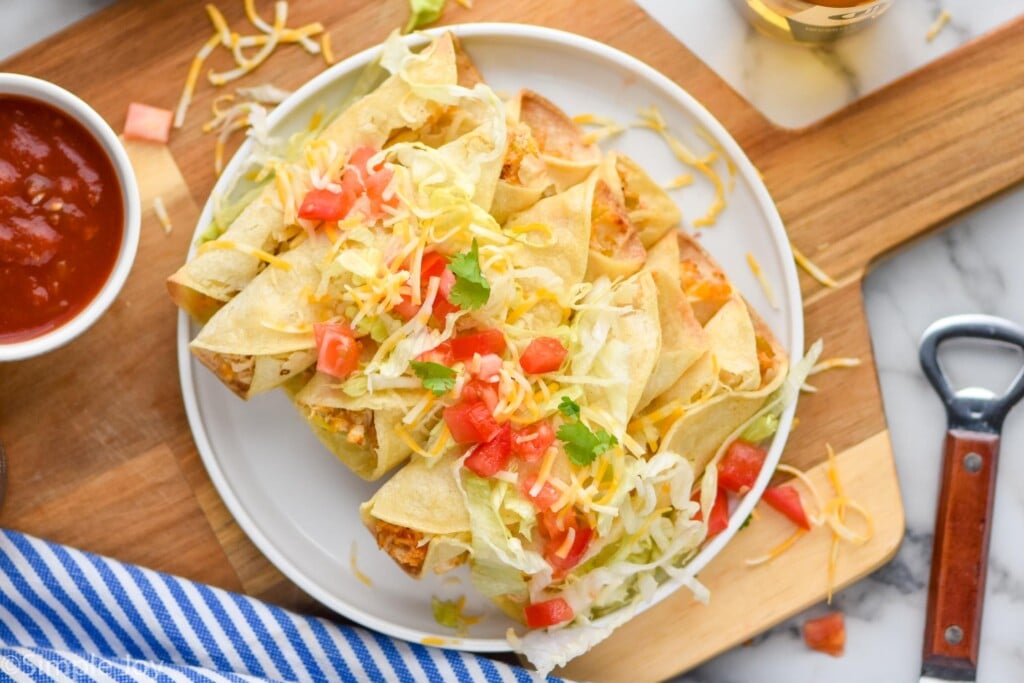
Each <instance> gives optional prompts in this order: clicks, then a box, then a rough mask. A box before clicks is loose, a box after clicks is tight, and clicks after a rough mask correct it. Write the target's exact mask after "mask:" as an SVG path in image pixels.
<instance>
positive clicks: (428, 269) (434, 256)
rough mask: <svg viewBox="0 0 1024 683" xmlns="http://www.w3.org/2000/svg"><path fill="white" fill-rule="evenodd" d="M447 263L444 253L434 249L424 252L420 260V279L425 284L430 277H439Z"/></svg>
mask: <svg viewBox="0 0 1024 683" xmlns="http://www.w3.org/2000/svg"><path fill="white" fill-rule="evenodd" d="M447 265H448V258H447V257H446V256H445V255H444V254H439V253H437V252H436V251H428V252H425V253H424V254H423V260H422V261H420V280H421V281H422V282H423V283H424V284H426V283H427V282H429V281H430V278H432V277H441V273H443V272H444V271H445V270H446V267H447Z"/></svg>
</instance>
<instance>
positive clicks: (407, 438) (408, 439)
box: [395, 424, 430, 458]
mask: <svg viewBox="0 0 1024 683" xmlns="http://www.w3.org/2000/svg"><path fill="white" fill-rule="evenodd" d="M395 435H396V436H397V437H398V438H399V439H401V440H402V443H404V444H405V445H406V446H408V447H409V450H411V451H412V452H413V453H415V454H416V455H422V456H423V457H424V458H429V457H430V454H429V453H427V452H426V451H425V450H423V449H422V448H421V447H420V445H419V444H418V443H416V439H414V438H412V436H411V435H410V434H409V432H407V431H405V427H403V426H402V425H400V424H399V425H395Z"/></svg>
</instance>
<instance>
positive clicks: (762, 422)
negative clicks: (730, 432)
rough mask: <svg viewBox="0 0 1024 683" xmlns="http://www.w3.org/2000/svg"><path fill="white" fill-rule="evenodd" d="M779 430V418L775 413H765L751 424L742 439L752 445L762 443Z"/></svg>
mask: <svg viewBox="0 0 1024 683" xmlns="http://www.w3.org/2000/svg"><path fill="white" fill-rule="evenodd" d="M778 429H779V416H778V415H776V414H775V413H765V414H764V415H762V416H761V417H759V418H757V419H756V420H754V421H753V422H751V423H750V424H749V425H748V426H747V428H746V429H745V430H743V433H742V434H740V438H741V439H743V440H744V441H748V442H750V443H760V442H761V441H765V440H767V439H769V438H770V437H771V436H772V435H773V434H775V432H776V431H778Z"/></svg>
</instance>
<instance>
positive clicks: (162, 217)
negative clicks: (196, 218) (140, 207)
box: [153, 197, 174, 235]
mask: <svg viewBox="0 0 1024 683" xmlns="http://www.w3.org/2000/svg"><path fill="white" fill-rule="evenodd" d="M153 213H155V214H156V218H157V220H158V221H160V225H162V226H164V234H165V235H170V234H171V229H172V228H173V227H174V226H172V225H171V217H170V216H169V215H168V214H167V207H166V206H164V200H163V197H154V198H153Z"/></svg>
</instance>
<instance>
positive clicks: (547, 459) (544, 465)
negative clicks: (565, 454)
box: [530, 447, 558, 498]
mask: <svg viewBox="0 0 1024 683" xmlns="http://www.w3.org/2000/svg"><path fill="white" fill-rule="evenodd" d="M557 454H558V450H557V449H555V448H554V447H548V449H547V450H546V451H544V460H543V462H541V464H540V471H538V472H537V480H536V481H535V482H534V484H533V486H532V487H530V496H531V497H533V498H536V497H537V496H539V495H540V492H541V489H543V488H544V484H545V483H546V482H547V480H548V477H549V476H551V467H552V466H553V465H554V464H555V456H556V455H557Z"/></svg>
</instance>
